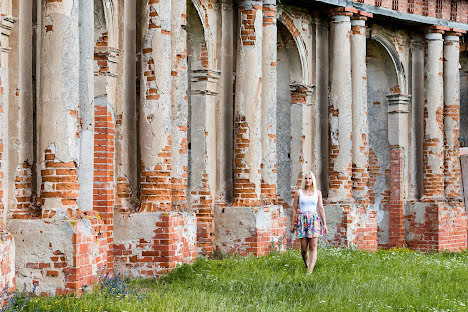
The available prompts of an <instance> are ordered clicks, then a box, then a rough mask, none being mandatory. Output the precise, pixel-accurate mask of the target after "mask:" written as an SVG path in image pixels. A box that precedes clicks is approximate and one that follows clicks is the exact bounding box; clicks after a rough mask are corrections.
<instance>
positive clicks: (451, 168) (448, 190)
mask: <svg viewBox="0 0 468 312" xmlns="http://www.w3.org/2000/svg"><path fill="white" fill-rule="evenodd" d="M460 36H461V33H456V32H448V33H447V34H446V35H445V38H444V39H445V40H444V101H445V105H444V133H445V157H444V169H445V170H444V177H445V179H444V187H445V189H444V192H445V197H446V198H447V200H448V201H449V202H452V201H460V195H461V194H460V187H461V185H460V175H461V172H460V153H459V148H460V142H459V141H458V136H459V134H460V73H459V69H458V61H459V55H460Z"/></svg>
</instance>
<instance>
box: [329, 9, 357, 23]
mask: <svg viewBox="0 0 468 312" xmlns="http://www.w3.org/2000/svg"><path fill="white" fill-rule="evenodd" d="M358 12H359V11H358V10H357V9H355V8H351V7H339V8H335V9H332V10H330V11H329V15H330V16H331V21H332V22H335V23H340V22H349V21H350V18H351V16H353V14H356V13H358Z"/></svg>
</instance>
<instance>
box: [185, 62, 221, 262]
mask: <svg viewBox="0 0 468 312" xmlns="http://www.w3.org/2000/svg"><path fill="white" fill-rule="evenodd" d="M219 76H220V73H219V72H217V71H212V70H205V69H203V70H194V71H192V72H191V73H190V78H191V84H190V90H191V96H190V98H191V99H190V106H191V112H192V117H191V124H190V126H191V131H190V134H191V138H190V142H191V145H192V149H191V154H190V156H191V159H190V164H191V167H190V179H189V181H190V183H189V190H190V204H191V207H192V210H193V211H194V212H195V213H196V217H197V249H198V252H199V254H201V255H205V256H206V255H211V254H212V252H213V239H214V235H213V204H214V196H215V193H216V156H217V155H216V144H215V141H216V124H215V120H216V108H215V105H216V103H215V100H216V95H217V85H218V80H219Z"/></svg>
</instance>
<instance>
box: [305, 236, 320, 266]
mask: <svg viewBox="0 0 468 312" xmlns="http://www.w3.org/2000/svg"><path fill="white" fill-rule="evenodd" d="M308 240H309V248H310V256H309V265H308V266H307V268H308V269H307V271H308V272H309V273H312V271H314V266H315V262H316V261H317V242H318V237H313V238H309V239H308Z"/></svg>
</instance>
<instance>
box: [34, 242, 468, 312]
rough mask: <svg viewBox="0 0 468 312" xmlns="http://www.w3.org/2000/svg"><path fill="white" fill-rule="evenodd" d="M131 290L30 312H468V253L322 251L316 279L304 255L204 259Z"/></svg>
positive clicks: (45, 302) (55, 301)
mask: <svg viewBox="0 0 468 312" xmlns="http://www.w3.org/2000/svg"><path fill="white" fill-rule="evenodd" d="M129 284H130V285H129V288H130V289H133V290H134V292H133V294H130V295H127V296H123V297H115V296H114V297H112V296H106V295H105V294H103V292H102V291H95V292H93V293H90V294H87V295H84V296H83V297H81V298H76V297H73V296H68V297H57V298H54V297H52V298H39V299H34V300H32V301H31V302H30V303H29V305H28V306H27V309H25V311H36V309H39V310H38V311H86V310H87V311H122V310H124V311H468V252H464V253H462V254H448V253H447V254H421V253H417V252H410V251H408V250H394V251H379V252H376V253H368V252H362V251H356V250H341V249H335V248H328V249H325V248H320V249H319V258H318V261H317V266H316V269H315V271H314V273H313V274H312V275H306V274H305V269H304V268H303V264H302V260H301V258H300V254H299V251H289V252H286V253H281V254H280V253H275V254H272V255H269V256H265V257H261V258H255V257H244V258H241V257H227V258H225V259H221V260H205V259H198V260H197V261H196V263H195V264H193V265H182V266H180V267H179V268H177V269H176V270H175V271H174V272H173V273H172V274H170V275H168V276H166V277H164V278H162V279H160V280H158V281H155V280H134V281H130V282H129Z"/></svg>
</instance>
